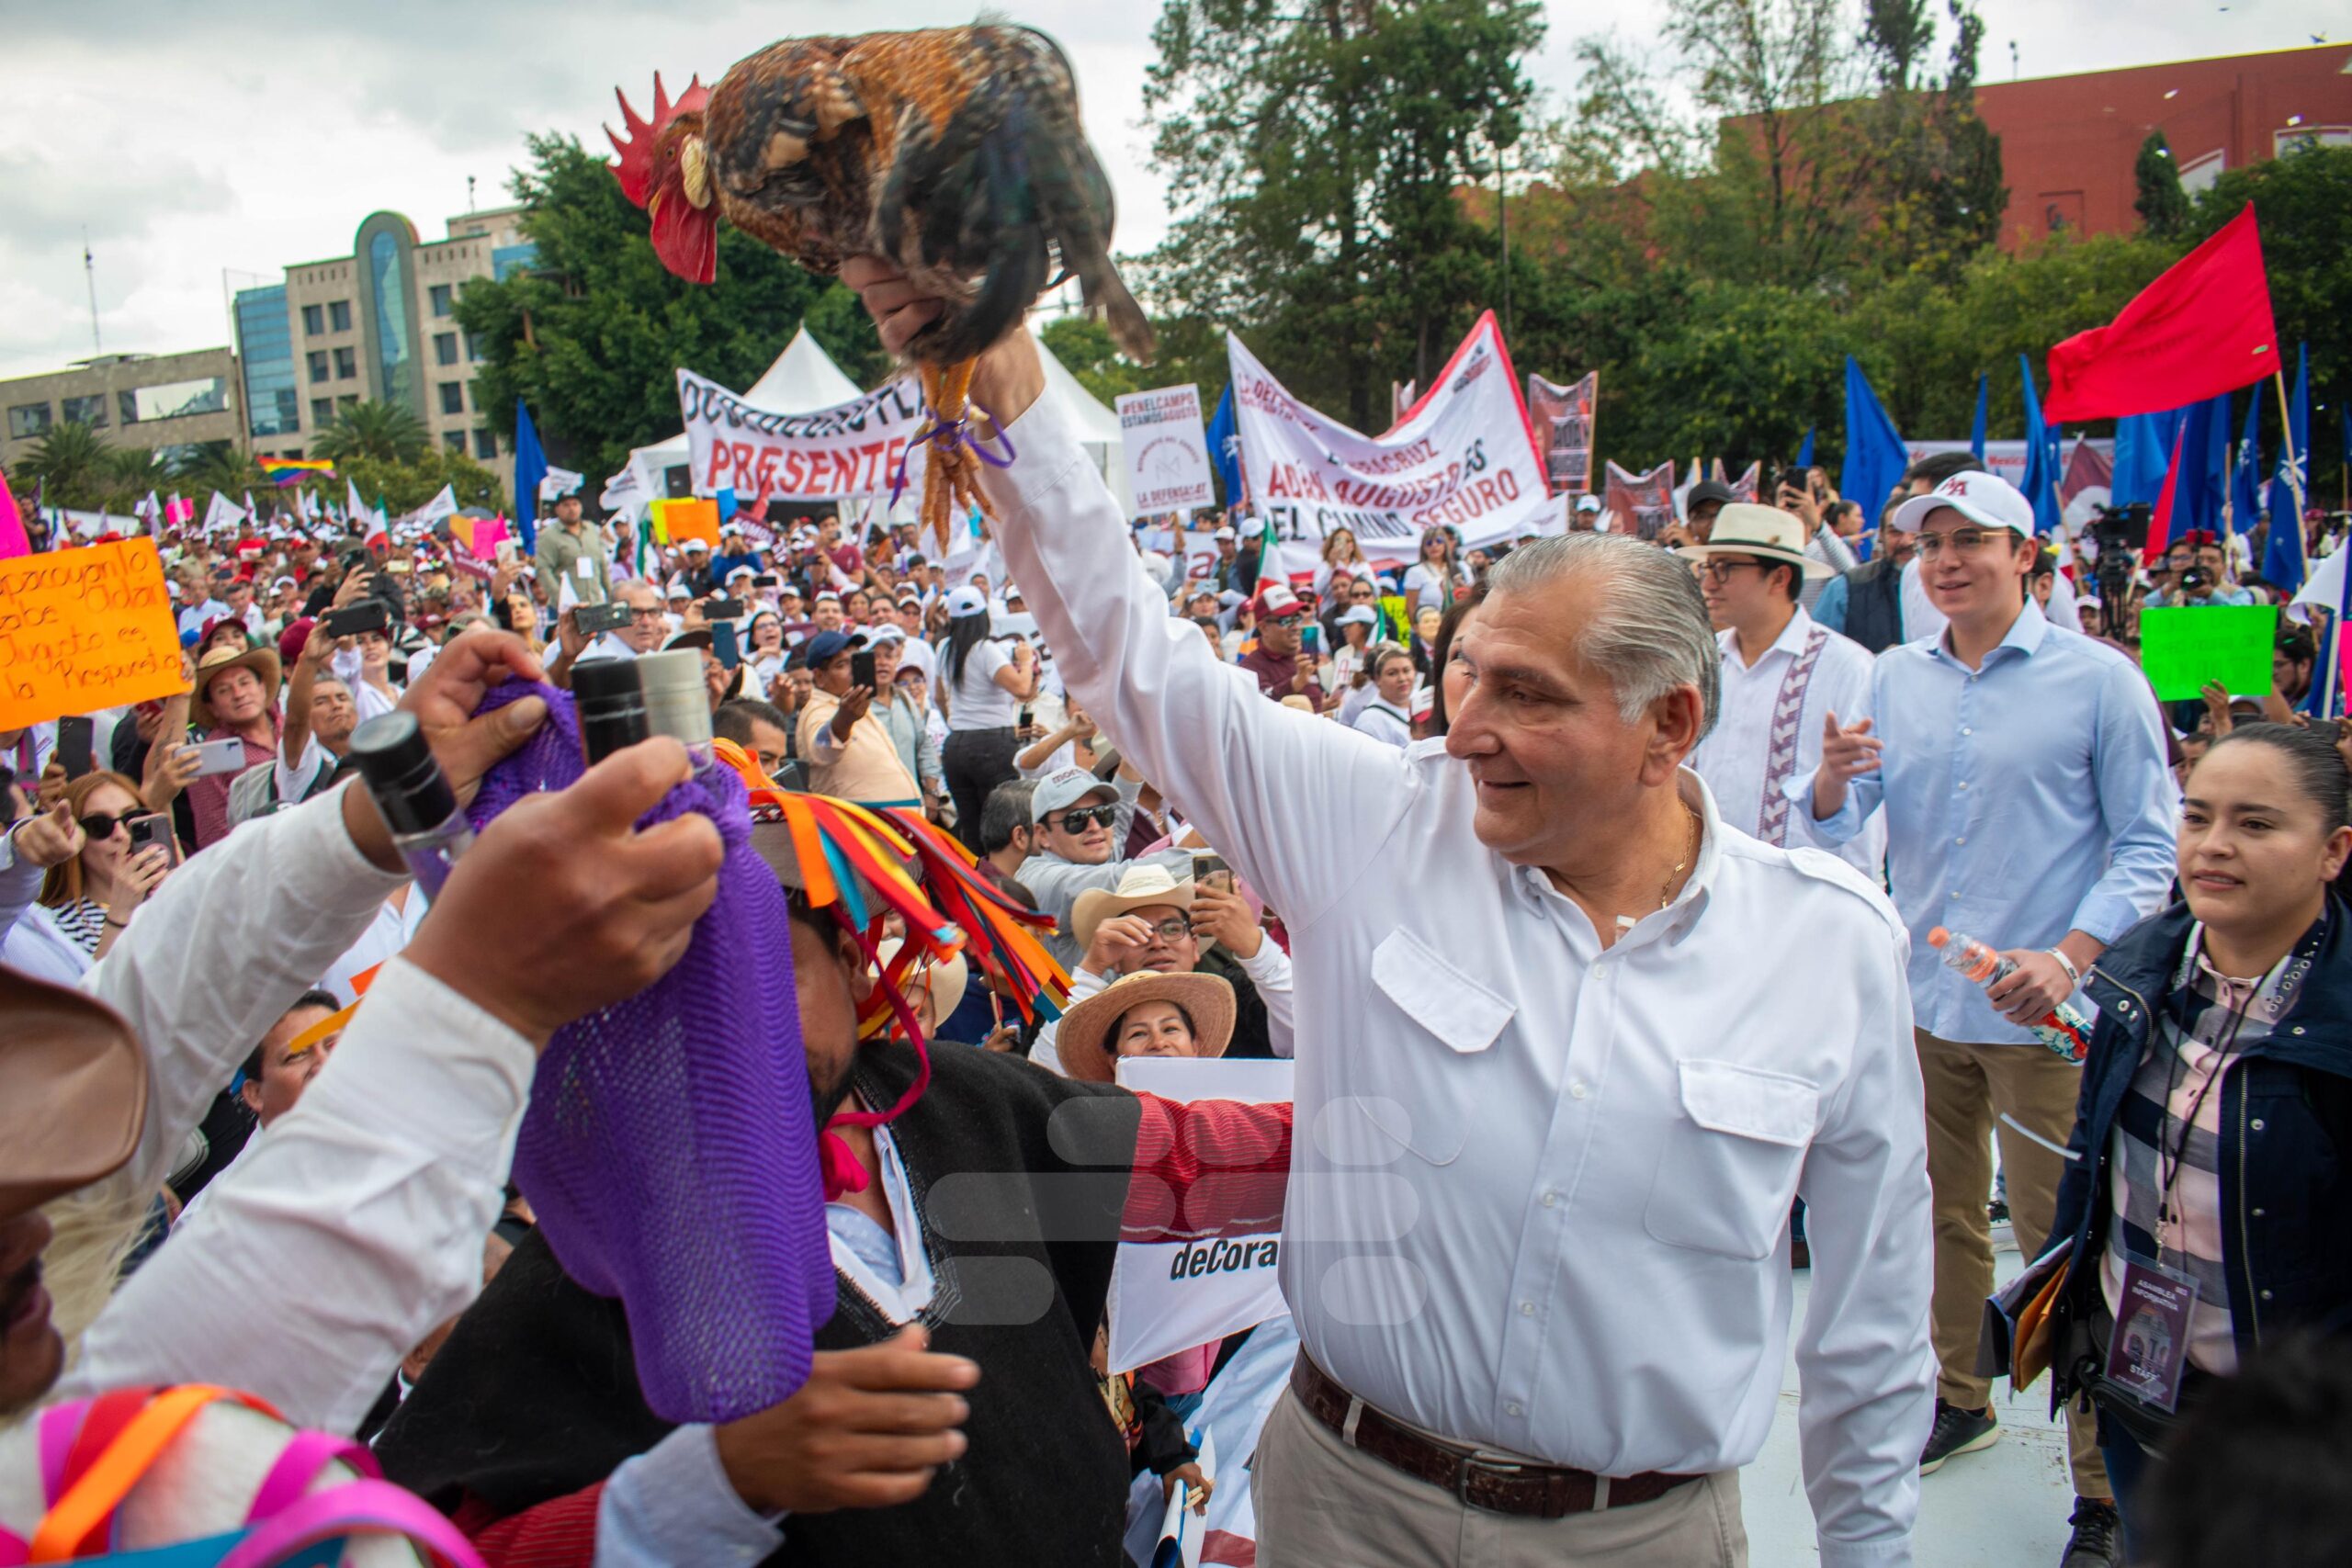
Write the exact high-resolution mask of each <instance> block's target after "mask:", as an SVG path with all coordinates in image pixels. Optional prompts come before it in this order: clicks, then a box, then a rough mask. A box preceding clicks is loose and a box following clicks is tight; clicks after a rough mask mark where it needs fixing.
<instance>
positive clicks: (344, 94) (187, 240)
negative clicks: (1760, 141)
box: [0, 0, 2352, 378]
mask: <svg viewBox="0 0 2352 1568" xmlns="http://www.w3.org/2000/svg"><path fill="white" fill-rule="evenodd" d="M1546 4H1547V6H1549V8H1550V11H1551V26H1552V31H1551V38H1550V40H1549V42H1548V43H1547V45H1546V47H1545V50H1544V53H1543V55H1542V56H1541V57H1540V58H1539V60H1538V61H1537V62H1536V69H1535V74H1536V77H1537V80H1538V82H1539V84H1540V85H1541V86H1542V87H1543V89H1544V91H1545V92H1546V93H1547V94H1548V95H1549V96H1551V97H1552V99H1553V100H1554V101H1555V103H1557V102H1561V101H1564V100H1565V99H1566V98H1567V97H1568V96H1570V95H1571V94H1572V93H1573V90H1574V85H1575V84H1574V72H1573V70H1572V67H1571V62H1570V51H1571V45H1572V44H1573V42H1574V41H1575V39H1577V37H1579V36H1581V35H1582V34H1585V33H1588V32H1593V31H1599V30H1603V29H1607V28H1612V27H1613V28H1617V29H1619V30H1620V31H1621V32H1623V33H1625V34H1627V35H1629V36H1633V37H1635V38H1638V37H1640V36H1641V35H1643V34H1644V33H1645V32H1646V31H1648V30H1649V29H1650V28H1654V27H1655V26H1656V24H1657V19H1658V17H1660V16H1661V15H1662V14H1663V11H1664V0H1581V3H1571V0H1546ZM2341 4H2342V0H2231V3H2230V4H2227V5H2222V4H2219V3H2218V0H2139V3H2137V4H2135V5H2133V6H2131V26H2130V27H2128V28H2119V27H2117V26H2116V25H2115V20H2114V18H2115V17H2116V15H2117V7H2116V4H2115V0H1981V5H1982V10H1983V13H1984V15H1985V18H1986V21H1987V24H1988V28H1987V38H1986V49H1985V62H1984V73H1985V77H1986V78H1987V79H1990V80H2006V79H2007V77H2008V75H2009V74H2010V62H2009V44H2010V40H2011V39H2015V40H2016V42H2017V46H2018V65H2019V66H2020V68H2021V69H2022V72H2023V73H2024V74H2025V75H2028V76H2043V75H2057V74H2062V73H2067V72H2072V71H2082V70H2092V69H2098V68H2104V67H2112V66H2120V65H2139V64H2148V63H2153V62H2159V61H2165V60H2178V59H2186V58H2194V57H2198V56H2201V55H2209V54H2236V53H2246V52H2252V51H2258V50H2269V49H2280V48H2286V47H2290V46H2294V45H2300V44H2304V43H2307V42H2309V41H2311V35H2312V34H2315V33H2328V32H2330V30H2331V29H2333V33H2334V36H2336V37H2339V38H2341V37H2346V36H2352V25H2347V24H2346V21H2345V19H2344V13H2343V11H2342V9H2341ZM991 8H994V9H1001V10H1002V11H1004V12H1007V13H1009V14H1011V15H1012V16H1013V17H1016V18H1017V19H1019V20H1022V21H1024V22H1029V23H1033V24H1035V25H1037V26H1039V27H1043V28H1046V30H1048V31H1050V32H1052V33H1053V34H1054V35H1055V36H1056V37H1057V38H1058V39H1061V41H1062V43H1063V45H1064V47H1065V48H1067V49H1068V50H1069V52H1070V53H1071V55H1072V57H1073V58H1074V59H1075V60H1076V62H1077V64H1078V69H1079V75H1080V83H1081V85H1082V86H1083V89H1084V92H1085V95H1086V109H1087V123H1088V128H1089V130H1090V132H1091V135H1092V137H1093V139H1094V141H1095V144H1096V146H1097V147H1098V148H1100V149H1101V150H1102V152H1103V155H1104V158H1105V160H1106V161H1107V163H1108V164H1109V165H1110V168H1111V172H1112V177H1113V180H1114V184H1115V186H1117V189H1118V195H1119V202H1120V231H1119V243H1120V247H1121V249H1122V250H1136V249H1141V248H1144V247H1146V246H1148V244H1150V243H1152V242H1153V241H1154V240H1155V239H1156V238H1157V237H1158V236H1159V233H1160V232H1161V231H1162V229H1163V228H1164V226H1165V224H1166V221H1167V212H1168V209H1167V202H1166V198H1165V193H1164V191H1163V188H1162V186H1161V184H1160V182H1159V179H1158V178H1157V177H1156V176H1154V175H1153V174H1152V173H1151V171H1150V169H1149V167H1148V161H1147V156H1146V153H1147V147H1148V138H1147V135H1146V133H1145V131H1144V130H1143V129H1142V127H1141V125H1140V123H1139V120H1140V116H1141V104H1142V90H1143V76H1144V68H1145V66H1146V64H1147V63H1148V61H1149V59H1150V54H1151V47H1150V40H1149V36H1148V34H1149V26H1150V18H1151V17H1152V16H1153V15H1155V14H1156V13H1157V6H1155V5H1153V4H1151V3H1150V0H1107V3H1106V0H1011V3H1007V0H995V4H994V5H993V6H991ZM973 14H974V7H973V5H972V0H961V3H957V0H902V3H901V4H899V5H898V6H894V7H891V15H890V17H889V20H890V21H891V23H892V24H894V25H899V26H909V27H912V26H923V25H933V24H940V23H948V22H956V21H962V20H966V19H968V18H969V17H971V16H972V15H973ZM874 20H876V13H875V10H874V8H873V7H872V6H870V5H854V4H849V3H847V0H698V3H696V4H694V5H691V6H678V7H655V6H646V5H643V4H641V3H624V0H462V3H461V0H400V3H399V4H392V3H390V0H345V3H344V4H342V5H339V6H321V5H318V4H316V3H315V0H210V3H209V4H204V5H197V4H193V3H191V0H6V3H5V5H4V6H0V33H5V35H6V39H7V48H6V52H7V58H8V61H9V66H10V69H9V71H8V73H7V82H8V90H7V91H6V93H5V94H0V378H5V377H8V376H17V375H27V374H30V373H33V372H36V371H42V370H49V369H54V368H57V367H60V366H62V365H63V364H65V363H67V362H69V361H71V360H74V359H78V358H82V357H85V356H86V355H89V354H90V353H91V352H92V349H91V335H90V311H89V299H88V294H87V289H86V285H85V277H84V270H83V265H82V246H83V237H84V234H85V232H86V233H87V235H88V241H89V245H90V248H91V250H92V252H93V253H94V254H95V255H96V263H97V266H96V272H97V307H98V328H99V333H100V335H101V339H102V342H103V344H104V347H105V348H106V349H107V351H109V352H113V351H119V350H144V351H149V352H157V353H161V352H170V351H175V350H180V349H189V348H202V347H208V346H212V345H216V344H221V343H225V342H227V341H229V328H228V322H227V304H226V300H227V294H228V291H229V290H230V289H231V288H243V287H247V286H249V285H251V284H253V283H254V282H257V281H271V282H275V281H278V280H279V276H280V274H281V273H282V270H283V269H284V268H285V267H286V266H287V265H289V264H292V263H297V262H302V261H309V260H313V259H316V258H319V257H322V256H330V255H344V254H349V253H350V250H351V240H352V234H353V232H354V231H356V229H357V227H358V225H359V222H360V220H362V219H363V218H365V217H366V216H367V215H368V213H370V212H372V211H374V210H376V209H379V208H390V209H394V210H397V211H401V212H405V213H407V214H408V215H409V216H410V217H411V218H412V219H413V220H415V222H416V225H417V228H418V230H419V231H420V232H422V233H423V234H424V236H425V237H427V238H436V237H439V236H440V235H442V234H444V233H446V232H447V229H446V223H447V219H448V218H449V217H450V216H451V215H453V214H458V213H462V212H463V211H464V210H465V209H466V180H467V176H468V175H472V176H474V177H475V178H476V179H477V180H478V182H479V184H478V186H477V200H478V201H479V203H480V204H481V206H484V207H488V206H492V205H496V204H498V203H501V202H503V201H504V200H505V199H506V191H505V182H506V179H507V176H508V173H509V170H510V169H511V168H512V166H513V165H514V164H515V163H516V162H517V161H518V160H519V159H520V157H521V153H522V139H523V135H524V133H525V131H526V130H546V129H550V128H552V129H558V130H566V131H570V132H573V133H576V134H578V135H579V136H581V137H582V139H583V140H584V141H590V142H591V143H592V144H594V145H597V146H600V147H601V146H602V145H603V142H602V138H601V135H600V133H599V131H598V130H597V127H598V126H599V124H600V123H603V122H604V121H606V120H616V118H617V117H616V113H615V111H614V108H613V102H612V88H613V85H615V84H616V83H619V84H623V85H627V86H628V89H629V92H630V95H631V96H632V98H634V99H636V100H637V101H638V102H639V104H640V106H641V105H642V104H643V102H644V99H645V96H647V95H648V94H649V93H650V82H651V76H652V73H653V71H654V70H655V69H656V68H659V69H660V70H662V73H664V75H665V77H667V78H668V79H670V80H671V81H673V82H683V81H684V79H685V78H687V77H688V76H689V75H691V74H693V73H695V72H696V71H700V72H702V73H704V74H705V75H706V76H715V75H717V74H718V73H719V72H721V71H723V70H724V69H725V68H726V66H727V65H728V64H729V63H730V62H733V61H735V60H737V59H740V58H741V57H742V56H743V55H745V54H747V53H749V52H751V51H752V50H754V49H757V48H758V47H760V46H761V45H763V44H765V43H767V42H769V41H772V40H773V39H776V38H779V37H788V36H791V35H792V34H795V33H822V32H845V31H854V30H856V29H858V28H862V27H865V26H868V25H870V24H871V23H872V22H873V21H874Z"/></svg>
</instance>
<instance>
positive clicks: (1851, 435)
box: [1838, 354, 1911, 518]
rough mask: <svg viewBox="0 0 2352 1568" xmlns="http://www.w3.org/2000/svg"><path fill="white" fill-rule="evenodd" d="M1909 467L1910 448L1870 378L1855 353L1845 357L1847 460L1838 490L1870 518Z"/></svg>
mask: <svg viewBox="0 0 2352 1568" xmlns="http://www.w3.org/2000/svg"><path fill="white" fill-rule="evenodd" d="M1910 467H1911V453H1910V450H1909V449H1908V448H1907V447H1905V446H1904V445H1903V437H1902V436H1900V435H1897V434H1895V433H1894V421H1893V420H1891V419H1889V418H1887V417H1886V410H1885V409H1883V408H1882V407H1880V406H1879V400H1878V394H1877V393H1876V392H1873V391H1871V383H1870V378H1868V377H1867V376H1864V375H1863V374H1862V367H1860V365H1858V364H1856V363H1855V361H1854V356H1853V355H1850V354H1849V355H1847V356H1846V461H1845V465H1844V467H1843V468H1840V469H1839V471H1838V494H1840V495H1842V496H1844V497H1845V498H1846V499H1847V500H1848V501H1858V502H1861V506H1862V515H1863V516H1864V517H1866V518H1867V517H1870V516H1872V515H1873V514H1875V513H1877V512H1878V510H1879V509H1880V508H1881V507H1883V506H1884V505H1885V504H1886V502H1887V498H1888V497H1889V496H1890V495H1892V494H1893V493H1894V487H1895V486H1896V485H1899V484H1901V483H1902V482H1903V475H1904V473H1905V470H1907V469H1908V468H1910Z"/></svg>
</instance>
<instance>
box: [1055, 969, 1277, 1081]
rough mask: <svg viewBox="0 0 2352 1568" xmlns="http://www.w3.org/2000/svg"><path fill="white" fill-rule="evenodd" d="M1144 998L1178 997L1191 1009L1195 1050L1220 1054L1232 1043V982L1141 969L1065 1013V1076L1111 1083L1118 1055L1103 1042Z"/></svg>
mask: <svg viewBox="0 0 2352 1568" xmlns="http://www.w3.org/2000/svg"><path fill="white" fill-rule="evenodd" d="M1146 1002H1174V1003H1175V1004H1176V1005H1177V1006H1178V1007H1181V1008H1182V1009H1183V1010H1185V1011H1186V1012H1187V1013H1189V1014H1191V1015H1192V1020H1193V1048H1194V1051H1193V1054H1194V1055H1200V1056H1222V1055H1225V1048H1226V1047H1227V1045H1229V1044H1231V1043H1233V1010H1234V1001H1233V987H1232V986H1231V985H1229V984H1227V982H1226V981H1224V980H1222V979H1220V978H1219V977H1217V976H1215V975H1160V974H1155V973H1154V972H1152V971H1151V970H1148V969H1146V970H1139V971H1137V972H1136V973H1135V974H1133V975H1129V976H1125V978H1123V979H1119V980H1114V981H1113V982H1112V983H1111V984H1110V985H1109V986H1107V987H1104V988H1103V989H1102V990H1100V991H1097V992H1095V993H1094V995H1092V996H1091V997H1089V998H1086V999H1085V1000H1084V1001H1082V1002H1080V1003H1078V1004H1077V1005H1076V1006H1074V1007H1072V1008H1071V1009H1070V1010H1069V1011H1068V1012H1066V1013H1064V1014H1062V1021H1061V1023H1060V1025H1059V1026H1058V1027H1057V1029H1056V1031H1055V1032H1054V1050H1055V1051H1056V1052H1057V1054H1058V1055H1060V1057H1061V1064H1062V1072H1063V1074H1064V1075H1065V1076H1066V1077H1073V1078H1080V1079H1083V1080H1085V1081H1087V1082H1090V1083H1110V1082H1112V1081H1113V1080H1114V1078H1115V1077H1116V1069H1117V1066H1118V1061H1117V1058H1116V1057H1115V1056H1114V1055H1112V1054H1111V1053H1110V1052H1109V1051H1107V1050H1105V1049H1104V1048H1103V1044H1104V1042H1105V1041H1106V1040H1107V1039H1108V1037H1109V1035H1110V1033H1111V1031H1112V1029H1113V1028H1114V1027H1115V1026H1116V1025H1117V1023H1118V1021H1119V1020H1120V1019H1121V1018H1123V1017H1125V1015H1126V1013H1127V1012H1128V1011H1129V1010H1132V1009H1134V1008H1138V1007H1141V1006H1142V1005H1143V1004H1144V1003H1146Z"/></svg>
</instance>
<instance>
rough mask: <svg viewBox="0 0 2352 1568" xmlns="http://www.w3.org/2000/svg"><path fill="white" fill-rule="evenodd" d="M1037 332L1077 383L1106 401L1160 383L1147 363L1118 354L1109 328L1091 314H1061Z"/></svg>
mask: <svg viewBox="0 0 2352 1568" xmlns="http://www.w3.org/2000/svg"><path fill="white" fill-rule="evenodd" d="M1038 335H1039V336H1041V337H1043V338H1044V339H1045V343H1046V348H1047V349H1048V350H1050V351H1051V352H1052V354H1053V356H1054V357H1055V358H1056V359H1058V360H1060V361H1061V362H1062V367H1063V368H1064V369H1066V370H1068V371H1069V373H1070V374H1071V375H1072V376H1074V377H1076V378H1078V384H1079V385H1080V386H1081V387H1083V388H1085V389H1087V390H1088V391H1090V392H1091V393H1093V394H1094V395H1095V396H1096V397H1097V398H1100V399H1101V400H1103V402H1105V403H1107V402H1109V401H1111V400H1112V399H1114V398H1116V397H1119V396H1121V395H1123V394H1125V393H1127V392H1140V391H1144V390H1147V389H1149V388H1152V387H1157V386H1159V385H1161V384H1162V383H1161V381H1160V379H1159V376H1158V375H1157V374H1156V373H1155V372H1154V371H1153V370H1152V369H1151V368H1150V367H1147V366H1142V365H1137V364H1136V362H1135V361H1133V360H1131V359H1128V358H1126V357H1125V355H1121V354H1120V353H1119V346H1118V344H1114V343H1113V342H1112V341H1111V330H1110V329H1109V328H1108V327H1106V326H1104V325H1103V323H1102V322H1101V321H1095V320H1093V319H1091V317H1087V316H1063V317H1061V318H1060V319H1058V320H1057V321H1048V322H1046V328H1045V331H1044V332H1043V333H1040V334H1038Z"/></svg>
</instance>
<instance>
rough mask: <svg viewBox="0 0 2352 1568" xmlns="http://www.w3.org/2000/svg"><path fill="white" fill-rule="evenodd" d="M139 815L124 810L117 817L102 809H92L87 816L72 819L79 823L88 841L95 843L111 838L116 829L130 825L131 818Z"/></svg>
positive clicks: (138, 813) (139, 814)
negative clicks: (108, 814)
mask: <svg viewBox="0 0 2352 1568" xmlns="http://www.w3.org/2000/svg"><path fill="white" fill-rule="evenodd" d="M138 816H141V813H140V812H136V811H126V812H124V813H123V814H122V815H121V816H119V817H109V816H107V814H106V813H105V812H103V811H93V812H92V813H90V815H88V816H87V817H77V818H74V821H76V822H77V823H79V824H80V825H81V829H82V831H83V832H85V833H86V834H88V835H89V838H90V841H91V842H92V843H96V842H97V841H98V840H100V839H111V838H113V837H114V831H115V829H118V828H128V827H130V820H131V818H134V817H138Z"/></svg>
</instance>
